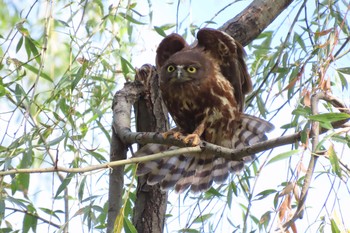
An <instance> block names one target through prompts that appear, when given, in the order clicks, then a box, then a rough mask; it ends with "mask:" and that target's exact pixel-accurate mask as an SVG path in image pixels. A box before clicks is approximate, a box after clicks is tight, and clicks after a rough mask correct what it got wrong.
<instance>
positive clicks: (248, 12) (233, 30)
mask: <svg viewBox="0 0 350 233" xmlns="http://www.w3.org/2000/svg"><path fill="white" fill-rule="evenodd" d="M292 2H293V0H279V1H273V2H271V0H259V1H257V0H256V1H253V2H252V3H251V4H250V5H249V6H248V7H247V8H245V9H244V10H243V11H242V12H241V13H240V14H238V15H237V16H236V17H234V18H233V19H231V20H229V21H227V22H226V23H225V24H224V25H222V26H221V27H220V28H218V29H219V30H222V31H225V32H226V33H228V34H229V35H231V36H232V37H233V38H235V39H236V40H238V41H239V42H240V43H241V44H242V45H243V46H245V45H247V44H249V43H250V42H251V41H252V40H253V39H254V38H256V37H257V36H258V35H259V34H260V33H261V32H262V31H263V30H264V29H265V28H266V27H267V26H268V25H270V24H271V23H272V21H273V20H275V18H276V17H277V16H278V15H279V14H280V13H281V12H282V11H284V10H285V9H286V8H287V7H288V6H289V5H290V4H291V3H292Z"/></svg>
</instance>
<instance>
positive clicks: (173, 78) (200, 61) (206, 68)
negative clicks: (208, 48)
mask: <svg viewBox="0 0 350 233" xmlns="http://www.w3.org/2000/svg"><path fill="white" fill-rule="evenodd" d="M212 68H213V64H212V62H211V61H210V60H209V59H208V58H207V57H206V56H205V55H204V53H202V52H198V51H193V50H187V49H185V50H182V51H179V52H177V53H175V54H173V55H172V56H170V57H169V58H168V59H167V61H166V62H165V63H164V64H163V65H162V66H161V67H160V77H161V82H170V83H173V84H176V83H178V84H180V83H186V82H196V81H198V80H199V79H200V78H201V79H203V78H205V77H207V76H208V72H210V71H211V70H213V69H212Z"/></svg>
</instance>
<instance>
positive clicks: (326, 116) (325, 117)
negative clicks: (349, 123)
mask: <svg viewBox="0 0 350 233" xmlns="http://www.w3.org/2000/svg"><path fill="white" fill-rule="evenodd" d="M309 119H310V120H313V121H319V122H327V123H330V122H334V121H340V120H346V119H350V115H349V114H347V113H343V112H341V113H322V114H318V115H313V116H309Z"/></svg>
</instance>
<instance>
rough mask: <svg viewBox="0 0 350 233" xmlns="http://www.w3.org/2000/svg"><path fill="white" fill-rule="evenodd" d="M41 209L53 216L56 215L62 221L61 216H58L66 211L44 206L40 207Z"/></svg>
mask: <svg viewBox="0 0 350 233" xmlns="http://www.w3.org/2000/svg"><path fill="white" fill-rule="evenodd" d="M39 209H40V210H41V211H43V212H44V213H45V214H48V215H51V216H53V217H55V218H56V219H57V220H58V221H61V219H60V216H58V215H57V214H63V213H64V212H63V211H62V210H56V211H53V210H51V209H47V208H43V207H40V208H39Z"/></svg>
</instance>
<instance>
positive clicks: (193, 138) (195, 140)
mask: <svg viewBox="0 0 350 233" xmlns="http://www.w3.org/2000/svg"><path fill="white" fill-rule="evenodd" d="M182 141H183V142H184V143H186V144H188V143H189V142H191V144H192V146H198V145H199V143H200V142H201V139H200V138H199V135H198V134H195V133H193V134H188V135H187V136H186V137H185V138H184V139H182Z"/></svg>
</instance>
